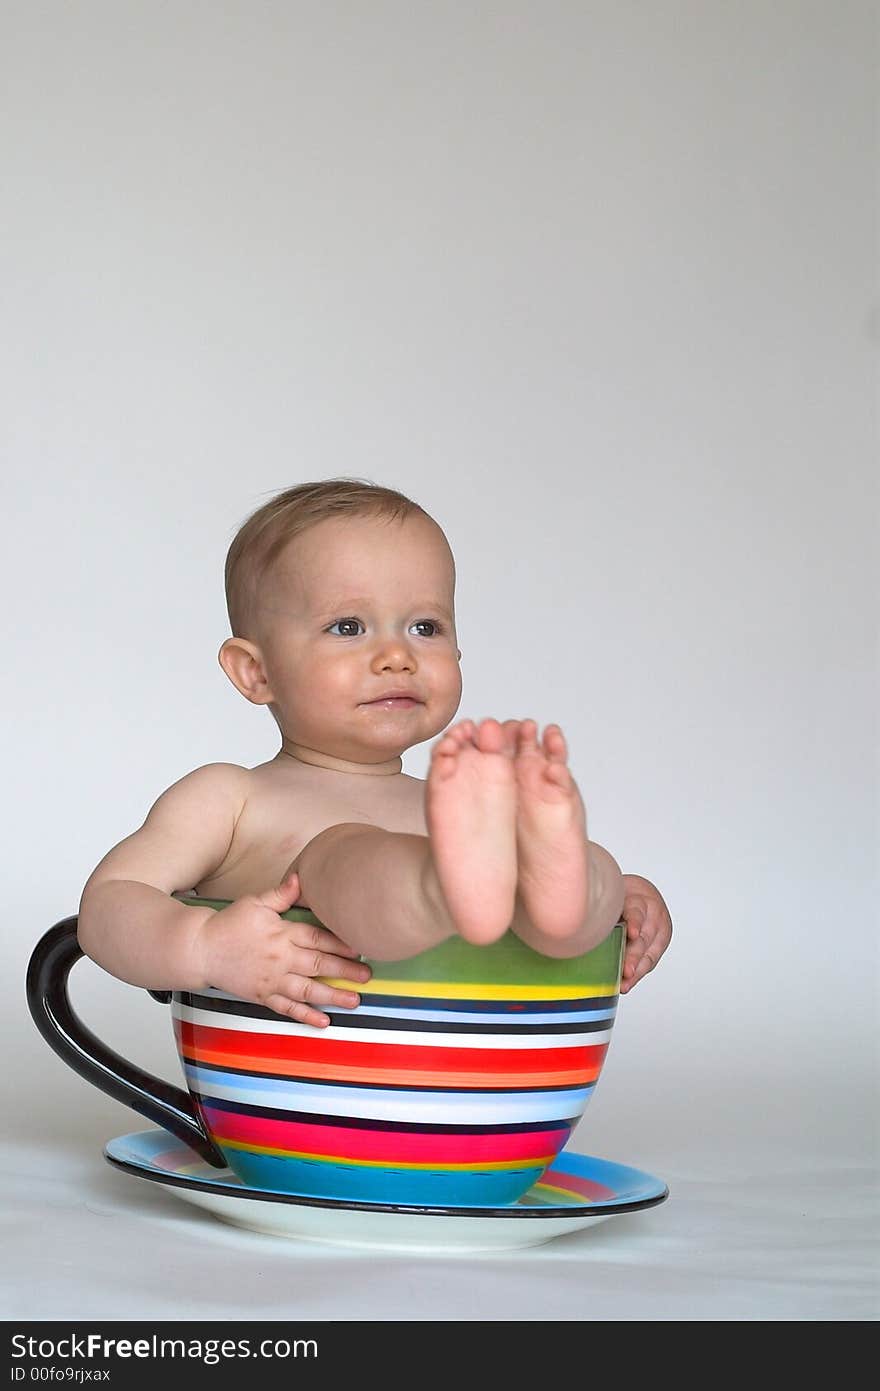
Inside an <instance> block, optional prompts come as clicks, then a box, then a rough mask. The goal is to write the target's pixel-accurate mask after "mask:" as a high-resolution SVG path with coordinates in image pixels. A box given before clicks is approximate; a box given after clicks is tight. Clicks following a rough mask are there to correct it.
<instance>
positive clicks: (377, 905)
mask: <svg viewBox="0 0 880 1391" xmlns="http://www.w3.org/2000/svg"><path fill="white" fill-rule="evenodd" d="M290 870H296V872H297V874H298V875H299V880H300V896H299V899H298V900H297V902H298V903H302V904H305V905H307V906H308V907H309V908H310V909H311V911H312V912H313V913H314V914H315V916H316V917H317V918H319V919H320V921H321V922H322V923H324V925H325V926H326V927H329V928H331V930H332V931H334V932H335V933H336V934H337V936H339V937H341V938H342V940H343V941H344V942H346V943H347V944H348V945H349V946H350V947H352V948H353V949H354V950H355V951H357V952H360V953H361V954H362V955H363V956H369V957H372V958H373V959H374V960H377V961H399V960H403V959H404V958H406V957H408V956H414V955H416V953H417V952H420V951H425V950H427V948H428V947H433V946H436V945H437V943H438V942H442V941H445V939H446V938H447V937H451V936H452V934H453V933H454V932H455V930H456V929H455V923H454V922H453V920H452V918H451V917H450V915H449V912H448V910H447V908H446V904H445V902H444V900H443V896H442V894H441V893H440V889H439V885H438V883H437V876H436V873H435V871H434V865H433V860H432V856H431V846H430V841H429V840H428V837H427V836H418V835H409V834H407V833H405V832H397V831H385V830H382V829H381V828H380V827H378V826H365V825H364V824H363V822H359V821H343V822H341V823H340V824H339V825H337V826H328V828H327V829H326V830H325V831H321V832H320V834H319V835H317V836H315V837H314V838H313V839H312V840H310V841H309V843H308V845H306V846H305V847H304V849H303V850H301V851H300V853H299V855H297V857H296V859H295V860H294V861H293V863H292V864H291V865H290V867H289V870H288V872H290Z"/></svg>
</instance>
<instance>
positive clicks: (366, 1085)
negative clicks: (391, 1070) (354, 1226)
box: [182, 1054, 596, 1096]
mask: <svg viewBox="0 0 880 1391" xmlns="http://www.w3.org/2000/svg"><path fill="white" fill-rule="evenodd" d="M182 1057H183V1061H184V1062H185V1063H188V1064H189V1066H190V1067H197V1068H199V1069H200V1070H202V1071H204V1072H229V1073H231V1074H232V1075H233V1076H235V1077H251V1078H253V1077H259V1078H261V1079H262V1078H265V1079H266V1081H270V1082H296V1083H297V1084H298V1085H305V1086H307V1087H349V1088H354V1090H355V1091H377V1092H458V1093H460V1094H461V1095H462V1096H471V1095H472V1094H473V1093H474V1092H491V1093H492V1095H493V1096H502V1095H504V1096H507V1095H508V1094H510V1095H511V1096H515V1095H517V1094H518V1093H519V1092H523V1093H528V1092H581V1091H583V1090H584V1088H585V1087H595V1085H596V1083H595V1082H583V1083H578V1084H577V1085H576V1086H571V1085H570V1084H568V1083H564V1082H563V1083H555V1084H554V1085H553V1086H546V1087H542V1086H537V1087H489V1086H483V1087H435V1086H432V1085H431V1083H430V1082H429V1083H425V1084H422V1083H416V1082H355V1081H347V1082H346V1081H344V1080H343V1081H339V1080H338V1079H337V1078H335V1077H334V1078H329V1077H306V1076H300V1074H299V1073H289V1072H264V1071H262V1070H261V1071H260V1072H258V1073H255V1072H253V1071H251V1069H250V1068H247V1067H229V1066H227V1065H226V1064H225V1063H204V1062H200V1061H199V1060H198V1058H190V1057H188V1056H187V1055H186V1054H183V1055H182Z"/></svg>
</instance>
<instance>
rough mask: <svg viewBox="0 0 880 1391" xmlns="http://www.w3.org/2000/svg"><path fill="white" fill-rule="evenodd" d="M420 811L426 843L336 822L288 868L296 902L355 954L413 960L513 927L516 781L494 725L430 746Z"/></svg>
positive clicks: (492, 937) (456, 733)
mask: <svg viewBox="0 0 880 1391" xmlns="http://www.w3.org/2000/svg"><path fill="white" fill-rule="evenodd" d="M425 813H426V817H427V821H428V829H429V833H430V834H429V836H418V835H409V834H406V833H401V832H395V831H385V830H382V829H380V828H379V827H377V826H365V825H363V824H362V823H360V822H350V821H346V822H342V823H341V824H340V825H338V826H330V827H328V829H327V830H326V831H322V832H321V833H320V835H317V836H315V838H314V839H313V840H311V841H309V844H308V845H307V846H306V847H305V849H304V850H303V851H302V852H301V853H300V854H299V855H298V856H297V858H296V860H294V862H293V864H292V865H291V866H290V868H291V869H295V870H296V871H297V873H298V874H299V877H300V888H301V893H300V900H299V901H300V902H302V903H305V904H307V905H308V906H309V908H311V910H312V911H313V912H314V914H315V915H316V917H318V918H320V920H321V921H322V922H323V923H324V924H325V925H326V926H327V927H329V928H330V929H331V930H332V931H334V932H335V933H336V934H337V935H338V936H339V937H341V938H342V940H343V941H344V942H347V943H348V945H349V946H350V947H353V948H354V949H355V951H358V952H361V953H362V954H363V955H365V956H370V957H373V958H374V959H376V960H379V961H393V960H395V959H400V958H403V957H406V956H413V955H415V954H416V953H417V952H420V951H424V950H426V949H427V948H428V947H432V946H436V944H437V943H438V942H442V941H444V940H445V939H446V938H447V937H450V936H452V935H453V933H456V932H458V933H460V934H461V936H462V937H464V938H466V939H467V940H468V941H470V942H475V943H478V944H483V943H487V942H493V941H495V940H496V938H498V937H500V936H501V935H502V934H503V933H504V932H505V931H506V930H507V928H508V927H509V926H510V923H511V921H512V919H513V914H514V907H515V899H516V878H517V864H516V781H515V778H514V772H513V759H512V756H511V754H510V752H509V751H507V750H506V748H505V740H504V737H503V734H502V730H501V726H500V725H499V724H498V721H497V720H484V721H483V723H482V725H480V726H479V728H478V729H477V730H476V732H475V733H474V735H473V737H472V738H465V737H464V736H463V735H462V734H461V732H460V728H459V727H455V728H453V729H452V730H450V731H449V733H447V734H446V735H445V736H444V737H443V738H442V739H441V740H440V741H439V742H438V743H437V744H436V745H435V747H434V749H433V751H432V760H431V769H430V773H429V776H428V781H427V787H426V793H425Z"/></svg>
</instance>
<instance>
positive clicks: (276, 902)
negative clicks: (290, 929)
mask: <svg viewBox="0 0 880 1391" xmlns="http://www.w3.org/2000/svg"><path fill="white" fill-rule="evenodd" d="M257 898H258V900H259V902H260V903H264V904H265V905H266V907H267V908H271V909H272V910H273V911H274V912H276V913H286V912H287V910H288V908H292V907H293V905H294V903H296V900H297V899H298V898H299V875H298V874H297V872H296V870H289V871H288V873H287V874H285V876H284V878H283V879H282V880H281V883H280V884H276V885H275V886H274V887H273V888H271V889H266V890H265V892H264V893H261V894H257Z"/></svg>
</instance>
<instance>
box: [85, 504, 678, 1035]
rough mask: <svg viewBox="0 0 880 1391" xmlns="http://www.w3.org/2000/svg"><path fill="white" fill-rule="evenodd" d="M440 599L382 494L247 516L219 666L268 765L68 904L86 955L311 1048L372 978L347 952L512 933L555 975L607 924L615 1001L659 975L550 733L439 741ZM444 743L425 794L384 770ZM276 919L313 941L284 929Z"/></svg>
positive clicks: (662, 933) (658, 915)
mask: <svg viewBox="0 0 880 1391" xmlns="http://www.w3.org/2000/svg"><path fill="white" fill-rule="evenodd" d="M454 586H455V565H454V561H453V556H452V552H451V550H450V548H449V545H448V543H447V541H446V537H445V536H444V534H443V532H442V530H441V529H440V527H439V526H438V525H437V523H436V522H434V521H433V520H432V518H431V517H429V516H428V515H427V513H426V512H424V511H423V510H422V509H421V508H420V507H418V506H417V505H416V504H415V503H413V502H411V501H410V500H409V499H408V498H406V497H404V496H403V495H402V494H401V493H398V492H396V491H394V490H392V489H388V488H383V487H380V486H378V485H376V484H372V483H369V482H364V481H360V480H357V479H344V478H339V479H328V480H325V481H323V482H318V483H305V484H302V485H301V486H299V487H295V488H290V489H288V490H286V491H285V492H282V493H281V494H280V495H278V496H276V497H275V498H273V499H272V500H271V501H270V502H268V503H267V504H266V505H265V506H263V507H261V508H259V509H258V510H257V511H256V512H255V513H254V514H253V515H252V516H251V517H250V518H249V519H248V520H247V521H246V522H245V523H244V525H243V526H242V527H241V529H240V530H239V532H238V534H237V535H236V537H235V539H234V540H233V542H232V545H231V547H230V549H229V554H228V556H227V560H226V598H227V606H228V610H229V620H230V626H231V628H232V634H233V636H232V637H230V638H227V640H226V641H225V642H224V643H223V645H222V647H221V648H220V652H219V661H220V665H221V666H222V668H223V670H224V671H225V673H226V675H227V676H228V677H229V679H230V681H231V682H232V683H233V685H234V686H235V687H236V689H237V690H239V691H240V692H241V694H242V695H243V696H244V697H245V698H246V699H247V700H249V701H251V702H252V703H253V704H255V705H268V707H269V709H270V711H271V713H272V715H273V717H274V719H275V721H276V723H277V725H278V728H279V730H280V733H281V748H280V749H279V751H278V753H277V755H276V756H275V757H274V758H273V759H270V761H269V762H268V763H262V764H260V765H259V766H258V767H256V768H242V767H240V766H239V765H237V764H234V763H210V764H207V765H206V766H205V767H202V768H197V769H195V771H194V772H191V773H188V774H187V775H186V776H185V777H183V778H181V779H180V781H179V782H176V783H174V784H173V785H172V786H171V787H170V788H168V790H167V791H166V792H164V793H163V794H162V795H161V796H160V797H159V799H158V800H157V802H156V803H155V805H154V806H153V807H152V809H151V810H150V813H149V815H148V816H147V819H146V821H145V822H144V824H143V826H142V827H141V828H140V829H139V830H137V831H135V832H134V834H133V835H130V836H128V837H127V838H126V839H125V840H123V841H121V842H120V843H119V844H118V845H116V846H115V847H114V848H113V849H112V850H110V851H109V853H108V854H107V855H105V857H104V858H103V860H101V862H100V864H99V865H98V866H97V867H96V869H95V870H94V871H93V873H92V874H91V876H90V877H89V880H88V882H87V883H86V886H85V888H84V890H83V894H82V899H81V902H80V908H79V934H78V935H79V942H80V945H81V947H82V949H83V951H84V952H85V953H86V954H87V955H88V956H90V957H91V958H92V959H93V960H94V961H96V962H98V964H99V965H101V966H103V967H104V968H105V969H106V970H108V971H110V972H111V973H112V974H113V975H115V976H118V977H119V978H120V979H122V980H125V981H129V982H130V983H131V984H133V985H141V986H145V987H147V988H148V989H174V990H192V991H199V990H204V989H205V988H206V987H208V986H213V987H215V988H217V989H220V990H224V991H227V992H229V993H230V994H233V995H238V996H241V997H243V998H245V999H248V1000H252V1001H255V1002H257V1003H260V1004H262V1005H264V1006H266V1007H267V1008H269V1009H271V1010H273V1011H276V1012H277V1013H279V1014H284V1015H288V1016H290V1017H291V1018H293V1019H296V1020H299V1021H300V1022H302V1023H307V1024H312V1025H315V1026H317V1027H325V1026H326V1025H327V1024H329V1023H330V1019H329V1017H328V1015H326V1014H325V1013H323V1011H322V1009H321V1008H320V1007H321V1006H324V1007H327V1008H336V1009H339V1008H342V1009H346V1008H353V1007H355V1006H356V1005H357V1004H358V1003H359V996H358V995H357V993H356V992H355V991H354V990H347V989H344V988H343V984H342V983H345V982H350V983H351V984H352V985H357V984H358V983H363V982H364V981H366V980H368V979H369V977H370V970H369V967H368V966H366V965H365V964H364V963H363V962H361V961H359V960H358V956H359V955H364V956H367V957H372V958H374V959H376V960H386V961H388V960H400V959H402V958H404V957H408V956H413V955H415V954H416V953H417V952H420V951H423V950H425V949H426V948H428V947H432V946H434V945H436V944H437V943H438V942H442V941H443V940H445V939H446V938H448V937H450V936H452V935H453V934H455V933H458V934H460V935H461V936H462V937H463V938H465V939H466V940H467V941H469V942H472V943H477V944H484V943H490V942H493V941H495V940H496V939H497V938H498V937H500V936H501V935H502V934H503V933H504V932H506V931H507V930H508V929H510V930H512V931H513V932H514V933H516V934H517V935H518V936H519V937H520V938H522V940H523V941H524V942H526V943H528V945H529V946H531V947H533V948H534V949H535V950H536V951H539V952H542V953H544V954H545V955H548V956H557V957H565V956H574V955H579V954H581V953H583V952H587V951H589V950H590V949H591V948H592V947H594V946H596V945H597V944H598V943H599V942H601V941H602V940H603V938H605V937H606V936H607V935H608V933H609V932H610V931H611V929H612V927H613V926H614V924H615V923H616V922H617V921H618V920H619V918H620V916H621V913H622V914H623V917H624V919H625V921H626V926H627V946H626V953H625V961H624V970H623V980H622V983H621V991H622V993H626V991H627V990H629V989H631V988H632V986H633V985H634V984H635V983H636V982H637V981H638V980H639V979H641V978H642V976H643V975H644V974H645V973H646V972H647V971H648V970H650V969H651V967H653V966H654V965H656V962H657V960H658V959H659V957H660V956H661V955H662V953H663V952H664V951H665V949H666V947H667V946H668V944H669V940H670V937H671V934H672V924H671V921H670V918H669V913H668V911H667V909H666V905H665V903H664V902H663V899H662V897H661V896H660V894H659V892H658V891H657V889H656V888H655V887H654V885H653V884H650V883H649V882H648V881H647V880H646V879H642V878H640V877H638V876H634V875H622V874H621V872H620V869H619V868H618V866H617V864H616V862H615V861H614V859H613V858H612V857H611V855H609V853H608V852H607V850H603V849H602V847H601V846H599V845H596V844H595V843H594V842H592V841H590V840H589V839H588V838H587V826H586V814H585V811H584V805H583V802H582V800H581V797H580V795H579V793H578V789H577V786H576V784H575V781H574V779H573V778H572V775H571V773H570V771H569V769H568V766H567V748H566V742H565V738H564V736H563V734H562V731H561V729H560V728H559V726H558V725H553V724H551V725H548V726H547V727H546V728H545V730H544V734H543V738H542V739H539V738H538V728H537V725H536V723H535V721H534V720H530V719H526V720H522V721H520V720H515V719H510V720H505V721H504V722H503V723H499V721H497V720H494V719H486V720H482V721H481V722H480V723H479V724H477V723H475V722H474V721H472V720H463V721H461V722H459V723H458V724H455V725H452V726H450V721H451V720H452V718H453V716H454V715H455V713H456V711H457V709H458V706H459V702H460V699H461V671H460V667H459V660H460V658H461V652H460V651H459V649H458V647H457V640H456V632H455V612H454ZM444 730H445V731H446V732H445V733H444V734H443V737H442V738H440V739H439V740H438V741H437V742H436V743H435V744H434V746H433V748H432V750H431V765H430V770H429V773H428V777H427V780H426V781H425V782H422V781H420V780H419V779H418V778H413V777H409V776H408V775H407V774H405V773H404V772H402V771H401V768H402V765H401V754H402V753H403V752H404V751H405V750H406V749H409V748H412V746H413V745H415V744H421V743H423V742H424V741H425V740H427V739H431V738H433V737H434V736H435V735H437V734H440V733H441V732H442V731H444ZM191 886H195V887H194V888H193V887H191ZM187 894H188V895H190V896H199V897H202V898H210V899H223V900H228V901H229V903H228V906H226V907H224V908H222V909H221V910H219V911H218V910H215V909H212V908H208V907H205V906H196V905H190V904H185V903H181V902H180V901H179V897H180V896H186V895H187ZM175 895H178V896H177V897H175ZM295 904H300V905H307V906H308V907H309V908H310V909H311V911H312V912H313V914H314V915H315V916H316V917H317V918H318V919H319V920H320V921H321V922H322V923H323V924H325V926H324V927H322V928H317V927H315V926H314V925H313V924H309V923H304V922H288V921H287V920H286V919H284V918H282V917H281V916H280V915H281V914H282V913H283V912H284V911H285V910H287V909H288V908H290V907H291V906H293V905H295ZM318 977H323V978H325V979H317V978H318ZM331 981H338V982H340V983H339V984H331V983H329V982H331Z"/></svg>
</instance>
